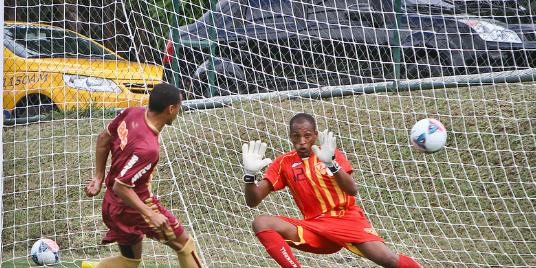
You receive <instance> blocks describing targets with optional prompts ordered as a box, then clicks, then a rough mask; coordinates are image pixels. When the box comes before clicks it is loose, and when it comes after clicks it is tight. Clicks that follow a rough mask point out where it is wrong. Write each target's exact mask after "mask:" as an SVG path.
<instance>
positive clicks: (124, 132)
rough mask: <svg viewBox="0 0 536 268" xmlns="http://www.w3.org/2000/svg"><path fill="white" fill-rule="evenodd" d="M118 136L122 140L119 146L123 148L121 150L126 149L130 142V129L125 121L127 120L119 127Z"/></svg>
mask: <svg viewBox="0 0 536 268" xmlns="http://www.w3.org/2000/svg"><path fill="white" fill-rule="evenodd" d="M117 136H118V137H119V140H120V141H121V144H120V145H119V147H120V148H121V150H124V149H125V147H126V146H127V143H128V129H127V123H125V121H123V122H121V124H120V125H119V127H118V128H117Z"/></svg>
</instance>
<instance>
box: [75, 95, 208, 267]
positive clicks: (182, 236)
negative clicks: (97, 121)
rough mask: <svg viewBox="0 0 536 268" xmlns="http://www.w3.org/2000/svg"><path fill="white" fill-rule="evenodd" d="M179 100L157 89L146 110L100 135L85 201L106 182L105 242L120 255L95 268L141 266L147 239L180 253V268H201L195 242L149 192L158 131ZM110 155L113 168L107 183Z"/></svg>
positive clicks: (129, 113) (128, 113)
mask: <svg viewBox="0 0 536 268" xmlns="http://www.w3.org/2000/svg"><path fill="white" fill-rule="evenodd" d="M181 101H182V95H181V92H180V91H179V89H178V88H176V87H174V86H172V85H169V84H158V85H156V86H155V87H154V88H153V90H152V91H151V94H150V96H149V107H148V109H146V108H143V107H134V108H128V109H126V110H124V111H123V112H122V113H121V114H119V115H118V116H117V117H116V118H115V119H114V120H113V121H112V122H111V123H110V124H109V125H108V127H107V128H106V129H105V130H104V131H102V132H101V133H100V135H99V137H98V139H97V148H96V165H95V166H96V176H95V177H94V178H93V179H92V180H91V181H89V182H88V184H87V186H86V188H85V191H86V195H87V196H89V197H92V196H95V195H97V194H99V192H100V190H101V186H102V183H103V182H105V183H106V188H107V189H106V194H105V195H104V199H103V202H102V218H103V221H104V223H105V224H106V226H108V228H109V231H108V232H107V233H106V236H105V237H104V239H103V243H113V242H117V243H118V244H119V250H120V251H121V255H120V256H115V257H108V258H105V259H103V260H102V261H100V262H99V263H98V264H96V267H97V268H136V267H138V265H139V264H140V262H141V252H142V239H143V237H144V236H145V235H146V236H147V237H150V238H153V239H157V240H159V241H160V242H162V243H164V244H166V245H168V246H169V247H171V248H172V249H173V250H174V251H175V252H177V256H178V259H179V264H180V266H181V267H182V268H194V267H195V268H197V267H200V266H201V265H200V262H199V258H198V257H197V255H196V253H195V245H194V242H193V240H192V238H191V237H190V236H189V235H188V233H187V232H186V231H185V230H184V228H183V227H182V225H181V224H180V222H179V221H177V219H176V218H175V216H173V214H171V213H170V212H169V211H168V210H167V209H166V208H164V207H163V206H162V205H161V204H160V202H159V200H158V199H157V198H156V197H155V196H153V194H152V193H151V180H152V173H153V171H154V169H155V167H156V165H157V163H158V159H159V155H160V141H159V139H160V131H161V130H162V129H163V128H164V126H165V125H171V124H172V123H173V121H174V120H175V119H176V118H177V114H178V113H179V111H180V110H181ZM110 151H111V152H112V163H111V167H110V170H109V172H108V175H107V176H106V180H104V171H105V168H106V161H107V159H108V154H109V153H110ZM84 266H86V267H87V266H93V265H89V264H88V263H86V264H85V265H84V264H83V265H82V267H84Z"/></svg>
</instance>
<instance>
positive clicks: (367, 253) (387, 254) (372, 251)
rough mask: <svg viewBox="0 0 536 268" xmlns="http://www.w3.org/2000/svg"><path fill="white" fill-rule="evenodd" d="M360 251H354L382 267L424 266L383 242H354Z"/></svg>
mask: <svg viewBox="0 0 536 268" xmlns="http://www.w3.org/2000/svg"><path fill="white" fill-rule="evenodd" d="M354 246H355V247H356V248H357V249H358V251H355V250H352V249H350V250H351V251H352V252H354V253H356V254H359V255H362V256H363V257H365V258H367V259H369V260H371V261H373V262H375V263H376V264H378V265H381V266H382V267H389V268H421V267H422V266H421V265H419V264H418V263H417V262H415V261H414V260H413V259H411V258H410V257H407V256H404V255H398V254H396V253H394V252H393V251H391V250H390V249H389V248H388V247H387V246H386V245H385V244H384V243H383V242H380V241H370V242H364V243H359V244H354Z"/></svg>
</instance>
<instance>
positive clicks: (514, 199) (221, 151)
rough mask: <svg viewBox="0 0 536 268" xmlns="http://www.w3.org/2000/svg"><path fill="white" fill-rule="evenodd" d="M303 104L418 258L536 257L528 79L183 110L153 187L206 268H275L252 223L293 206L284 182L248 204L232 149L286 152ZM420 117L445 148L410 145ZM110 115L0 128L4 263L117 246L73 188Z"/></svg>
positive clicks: (370, 211) (399, 241)
mask: <svg viewBox="0 0 536 268" xmlns="http://www.w3.org/2000/svg"><path fill="white" fill-rule="evenodd" d="M302 111H304V112H309V113H313V114H314V115H315V117H316V119H317V123H318V127H319V129H320V130H323V129H324V128H326V127H328V128H329V129H330V130H333V131H334V132H335V133H336V134H337V137H338V141H337V143H338V146H339V147H340V148H341V149H342V150H343V151H345V152H346V154H347V156H348V158H349V160H350V162H351V163H352V164H353V166H354V174H353V176H354V178H355V179H356V181H357V183H358V185H359V194H358V196H357V200H358V202H359V204H360V205H361V206H362V207H363V208H364V210H365V213H366V214H367V216H368V218H369V220H370V221H371V223H372V224H373V226H374V227H375V228H376V229H377V230H378V231H379V233H380V234H381V235H382V237H383V238H384V239H385V240H386V242H387V243H388V245H389V246H390V247H391V248H392V249H393V250H395V251H397V252H403V253H405V254H406V255H409V256H412V257H414V258H416V259H417V260H418V261H419V262H421V263H423V264H424V265H425V266H427V267H507V266H510V267H511V266H516V267H522V266H536V258H535V255H536V242H535V241H536V235H535V234H536V230H535V229H536V217H535V216H534V215H536V210H535V204H534V203H535V200H536V187H534V183H535V178H534V174H535V172H536V170H535V167H536V139H535V132H534V128H533V126H534V125H535V124H536V121H535V120H536V89H535V86H534V85H532V84H509V85H490V86H473V87H470V88H454V89H434V90H426V91H411V92H401V93H381V94H368V95H355V96H348V97H344V98H334V99H323V100H311V99H295V100H285V99H278V98H273V99H271V100H264V101H253V102H241V103H236V104H234V105H233V106H230V107H226V108H222V109H214V110H206V111H192V112H188V113H185V114H184V115H182V116H181V117H180V118H179V119H178V120H177V121H176V122H175V123H174V125H173V126H171V127H168V128H167V129H166V130H164V132H163V133H162V141H163V142H162V150H161V161H160V164H159V167H158V173H157V174H156V179H155V181H154V183H153V191H154V192H155V193H156V194H157V195H159V196H160V198H161V199H162V202H163V204H164V205H166V206H167V207H168V208H170V209H171V210H172V211H173V212H174V213H175V214H176V215H177V216H178V217H179V218H180V219H182V221H183V223H184V224H185V226H186V227H187V229H188V230H190V232H192V233H193V234H194V235H195V237H196V239H197V241H198V246H199V248H200V249H201V253H202V257H203V258H204V260H205V261H206V264H207V265H208V266H209V267H237V266H243V267H275V266H276V263H275V262H273V261H272V260H271V259H270V258H269V256H268V255H267V254H266V253H265V252H264V250H263V248H262V247H261V246H260V244H259V243H258V242H257V241H256V238H255V236H254V235H253V233H252V231H251V230H250V222H251V220H252V219H253V217H254V216H255V215H259V214H272V215H277V214H283V215H289V216H294V217H299V212H298V211H297V210H296V206H295V205H294V204H293V202H292V199H291V198H290V195H289V194H288V192H286V191H282V192H279V193H275V194H271V195H270V197H269V198H268V199H267V200H265V201H263V203H262V204H261V205H260V206H259V207H258V208H256V209H249V208H247V207H246V206H245V202H244V200H243V194H242V182H241V179H240V177H241V175H242V172H241V167H240V162H241V152H240V151H241V145H242V143H243V142H245V141H248V140H251V139H262V140H263V141H265V142H267V143H268V145H269V151H268V152H267V155H268V157H271V158H273V157H274V156H276V155H278V154H280V153H282V152H284V151H287V150H289V149H290V144H289V142H288V139H287V130H288V126H287V122H288V120H289V119H290V117H291V116H292V115H293V114H294V113H296V112H302ZM424 117H434V118H437V119H439V120H440V121H441V122H442V123H443V124H444V125H445V126H446V127H447V129H448V131H449V137H448V142H447V148H446V149H445V150H442V151H440V152H438V153H435V154H431V155H427V154H420V153H416V152H415V151H414V150H412V149H411V147H410V145H409V142H408V132H409V129H411V127H412V125H413V124H414V123H415V122H416V121H418V120H419V119H422V118H424ZM110 118H112V115H110V114H106V113H104V112H102V111H94V112H92V113H86V114H84V116H83V117H82V116H77V115H74V114H69V115H66V116H58V115H55V119H54V120H52V121H50V122H42V123H37V124H30V125H25V126H16V127H9V128H5V129H4V130H3V135H4V136H3V139H4V144H3V146H4V148H3V154H4V194H3V204H4V213H3V226H4V228H3V233H2V247H3V248H2V261H3V263H2V267H27V266H28V260H27V257H26V256H27V255H28V252H29V248H30V247H31V245H32V244H33V242H34V241H35V240H37V239H38V238H39V237H42V236H44V237H48V238H51V239H54V240H56V241H57V242H58V244H59V245H60V247H61V249H62V261H63V262H62V265H65V266H66V267H74V266H76V264H77V263H79V262H80V261H81V260H86V259H98V258H101V257H106V256H110V255H112V254H115V247H113V246H102V245H100V244H99V241H100V238H101V237H102V235H103V234H104V232H105V230H106V229H105V226H104V225H103V224H102V222H101V219H100V204H101V198H102V196H103V195H102V194H101V195H100V196H99V197H98V198H94V199H91V198H86V197H85V196H84V194H83V186H84V181H85V180H86V179H88V178H90V177H91V174H92V170H93V165H94V164H93V163H94V147H95V140H96V136H97V135H98V133H99V131H101V130H102V129H103V128H104V127H105V125H106V124H107V122H108V121H109V120H110ZM144 250H145V251H144V252H145V253H144V262H145V264H146V266H145V267H168V266H170V265H175V263H176V262H175V256H174V253H173V252H171V251H170V250H168V249H166V248H164V247H163V246H161V245H159V244H158V243H155V242H152V241H146V242H145V244H144ZM295 254H296V255H297V258H298V259H299V260H300V261H301V262H302V263H303V265H304V266H309V267H350V266H353V267H356V266H359V267H367V266H372V264H371V263H370V262H369V261H366V260H363V259H360V258H358V257H356V256H354V255H351V254H349V253H348V252H345V251H341V252H340V253H338V254H334V255H329V256H320V255H312V254H307V253H301V252H297V251H295ZM16 263H19V264H20V265H15V264H16ZM10 265H11V266H10ZM21 265H22V266H21ZM73 265H74V266H73Z"/></svg>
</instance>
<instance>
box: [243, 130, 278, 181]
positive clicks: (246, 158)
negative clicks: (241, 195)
mask: <svg viewBox="0 0 536 268" xmlns="http://www.w3.org/2000/svg"><path fill="white" fill-rule="evenodd" d="M266 147H267V145H266V143H264V142H261V141H260V140H257V141H250V142H249V143H244V145H242V164H243V166H244V173H245V175H244V182H246V183H254V182H255V174H257V172H259V171H260V170H261V169H263V168H264V167H265V166H267V165H269V164H270V163H272V160H271V159H270V158H264V153H265V152H266Z"/></svg>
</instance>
